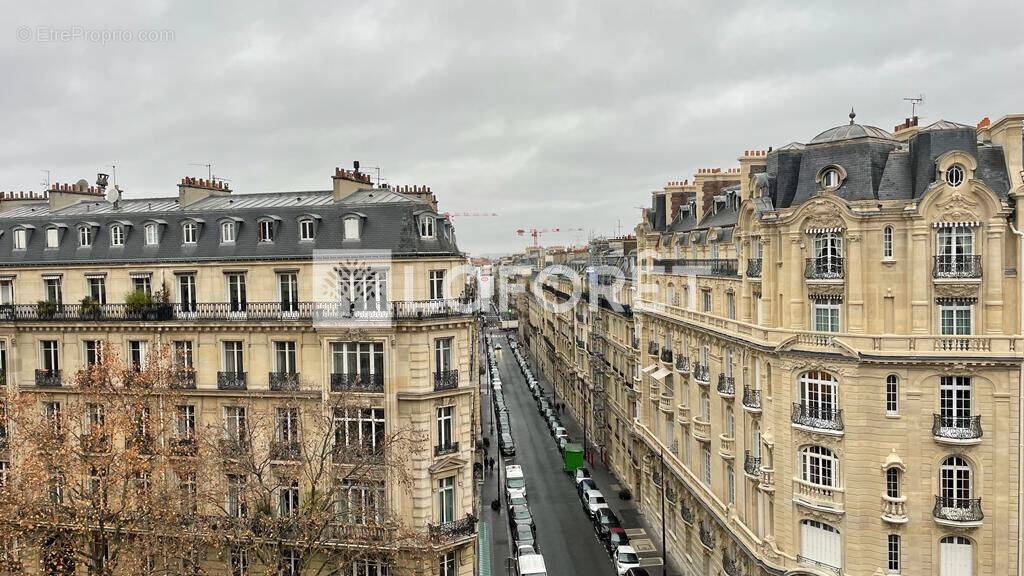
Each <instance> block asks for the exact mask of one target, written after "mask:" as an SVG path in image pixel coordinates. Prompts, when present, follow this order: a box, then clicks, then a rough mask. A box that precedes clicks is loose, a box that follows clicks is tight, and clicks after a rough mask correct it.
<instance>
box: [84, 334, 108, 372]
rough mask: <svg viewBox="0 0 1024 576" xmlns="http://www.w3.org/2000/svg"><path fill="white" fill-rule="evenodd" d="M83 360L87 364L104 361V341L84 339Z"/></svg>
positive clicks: (93, 364)
mask: <svg viewBox="0 0 1024 576" xmlns="http://www.w3.org/2000/svg"><path fill="white" fill-rule="evenodd" d="M82 356H83V357H82V361H83V362H84V363H85V365H86V366H96V365H97V364H100V363H101V362H103V341H102V340H83V341H82Z"/></svg>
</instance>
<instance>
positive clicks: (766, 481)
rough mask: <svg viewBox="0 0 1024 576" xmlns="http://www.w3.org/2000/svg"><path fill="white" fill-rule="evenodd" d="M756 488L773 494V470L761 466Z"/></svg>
mask: <svg viewBox="0 0 1024 576" xmlns="http://www.w3.org/2000/svg"><path fill="white" fill-rule="evenodd" d="M757 488H758V489H759V490H760V491H762V492H775V469H774V468H768V467H767V466H764V465H762V466H761V481H760V482H758V484H757Z"/></svg>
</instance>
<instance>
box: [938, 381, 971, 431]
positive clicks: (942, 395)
mask: <svg viewBox="0 0 1024 576" xmlns="http://www.w3.org/2000/svg"><path fill="white" fill-rule="evenodd" d="M939 414H940V416H942V424H943V426H949V427H953V428H967V427H969V426H970V421H971V378H970V377H969V376H943V377H942V378H941V379H940V380H939Z"/></svg>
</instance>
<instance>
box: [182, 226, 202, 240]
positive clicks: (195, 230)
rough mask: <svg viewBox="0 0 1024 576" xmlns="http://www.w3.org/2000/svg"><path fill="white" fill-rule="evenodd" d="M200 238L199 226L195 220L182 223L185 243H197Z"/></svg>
mask: <svg viewBox="0 0 1024 576" xmlns="http://www.w3.org/2000/svg"><path fill="white" fill-rule="evenodd" d="M198 239H199V226H197V225H196V223H195V222H185V223H184V224H182V225H181V242H182V243H183V244H195V243H196V241H197V240H198Z"/></svg>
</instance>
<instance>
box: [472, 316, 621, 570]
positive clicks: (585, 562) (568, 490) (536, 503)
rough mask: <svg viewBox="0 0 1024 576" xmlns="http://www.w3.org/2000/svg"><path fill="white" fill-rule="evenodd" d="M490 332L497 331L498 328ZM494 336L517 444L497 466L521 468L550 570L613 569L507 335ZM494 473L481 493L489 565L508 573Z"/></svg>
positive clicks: (505, 523) (504, 527) (504, 531)
mask: <svg viewBox="0 0 1024 576" xmlns="http://www.w3.org/2000/svg"><path fill="white" fill-rule="evenodd" d="M493 333H494V334H500V331H494V332H493ZM496 341H497V342H500V343H501V345H502V350H501V351H500V352H498V354H497V360H498V366H499V370H500V372H501V381H502V392H503V393H504V396H505V402H506V404H507V405H508V407H509V415H510V418H511V421H512V435H513V438H514V440H515V444H516V456H515V457H514V458H510V459H508V460H509V461H508V462H505V461H502V462H501V463H500V464H499V465H500V466H504V465H505V464H511V463H515V464H519V465H521V466H522V467H523V472H524V473H525V475H526V483H527V501H528V502H529V505H530V511H531V512H532V514H533V517H534V522H535V523H536V526H537V542H538V544H539V550H538V551H539V552H540V553H541V554H543V555H544V561H545V563H546V565H547V571H548V574H550V575H553V576H564V575H569V574H582V575H586V576H604V575H612V574H615V569H614V567H613V565H612V562H611V560H610V558H609V556H608V553H607V552H606V551H605V549H604V547H603V546H602V545H601V543H600V542H599V541H598V539H597V535H596V533H595V532H594V528H593V525H592V524H591V522H590V519H589V518H588V517H587V515H586V513H585V512H584V511H583V508H582V506H581V505H580V502H579V498H578V497H577V495H576V489H575V486H574V484H573V482H572V480H571V479H570V478H569V476H568V475H567V474H566V473H564V472H563V471H562V457H561V454H560V453H559V451H558V448H557V446H556V445H555V442H554V441H553V440H552V438H551V435H550V434H549V433H548V428H547V426H546V424H545V423H544V421H543V420H542V418H541V416H540V414H538V413H537V405H536V403H535V402H534V400H533V396H531V395H530V391H529V389H528V388H527V385H526V381H525V378H524V377H523V375H522V372H520V370H519V365H518V364H517V363H516V359H515V356H514V355H513V354H512V352H511V350H509V347H508V341H507V339H505V338H504V337H500V339H499V338H497V337H496ZM490 400H491V397H490V395H487V396H485V397H483V398H482V402H486V403H487V405H486V406H484V407H482V410H483V411H490V410H491V406H490ZM491 446H492V448H491V454H492V455H493V454H497V453H498V452H497V449H496V440H492V441H491ZM497 478H498V472H497V470H496V471H495V472H494V473H493V475H491V476H489V477H488V478H487V482H486V483H485V487H484V492H483V503H484V506H483V508H484V510H483V515H484V518H486V519H488V520H489V527H490V533H491V534H492V537H491V557H492V570H493V573H494V574H495V575H496V576H497V575H499V574H506V567H505V563H506V558H508V557H510V556H512V555H513V552H512V551H511V550H510V546H509V537H508V519H507V516H506V513H505V501H504V497H502V510H501V512H500V513H496V512H494V511H492V510H491V509H490V508H489V504H490V501H491V500H493V499H494V498H495V495H496V492H497V491H498V490H499V488H498V483H497ZM609 496H610V497H614V496H613V495H609Z"/></svg>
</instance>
